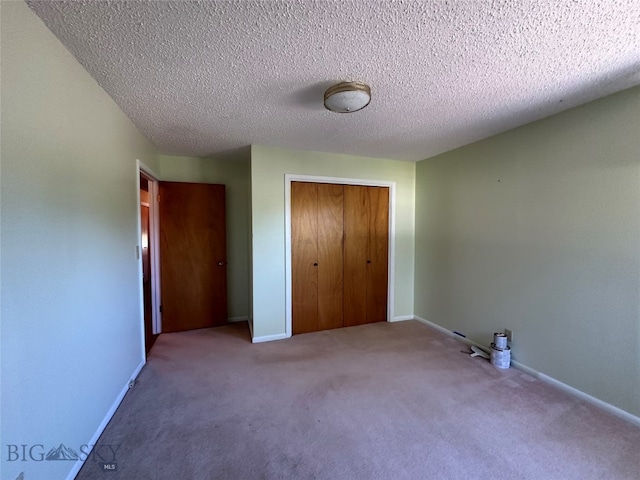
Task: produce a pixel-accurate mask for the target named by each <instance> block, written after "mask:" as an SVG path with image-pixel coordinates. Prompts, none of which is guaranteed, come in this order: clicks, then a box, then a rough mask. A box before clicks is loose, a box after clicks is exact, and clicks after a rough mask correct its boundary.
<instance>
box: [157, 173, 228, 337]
mask: <svg viewBox="0 0 640 480" xmlns="http://www.w3.org/2000/svg"><path fill="white" fill-rule="evenodd" d="M160 272H161V279H162V289H161V295H162V302H161V304H162V307H161V308H162V331H163V332H176V331H181V330H191V329H196V328H205V327H214V326H219V325H224V324H226V323H227V261H226V228H225V187H224V185H210V184H198V183H178V182H160Z"/></svg>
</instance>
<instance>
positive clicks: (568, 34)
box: [28, 0, 640, 161]
mask: <svg viewBox="0 0 640 480" xmlns="http://www.w3.org/2000/svg"><path fill="white" fill-rule="evenodd" d="M28 3H29V5H30V7H31V8H32V9H33V10H34V11H35V12H36V13H37V14H38V15H39V16H40V17H41V18H42V19H43V21H44V22H45V24H46V25H47V26H48V27H49V28H50V29H51V30H52V31H53V33H54V34H55V35H56V36H57V37H58V38H59V39H60V40H61V41H62V42H63V43H64V45H65V46H66V47H67V48H68V49H69V50H70V51H71V52H72V53H73V54H74V55H75V56H76V58H78V60H79V61H80V63H82V65H83V66H84V67H85V68H86V69H87V70H88V71H89V73H90V74H91V75H92V76H93V77H94V78H95V79H96V80H97V81H98V83H99V84H100V85H101V86H102V87H103V88H104V89H105V90H106V91H107V92H108V93H109V95H111V97H112V98H113V99H114V100H115V101H116V102H117V103H118V105H119V106H120V107H121V108H122V110H124V112H125V113H126V114H127V115H128V116H129V118H131V120H132V121H133V122H134V123H135V124H136V125H137V126H138V128H139V129H140V131H141V132H142V133H143V134H144V135H146V136H147V137H148V138H149V139H150V140H151V141H152V142H153V143H154V144H155V145H156V146H157V148H158V149H159V151H160V152H161V153H165V154H175V155H193V156H207V155H212V154H216V153H219V152H223V151H227V150H231V149H235V148H238V147H241V146H246V145H248V144H260V145H276V146H281V147H290V148H296V149H303V150H317V151H325V152H337V153H351V154H357V155H366V156H373V157H386V158H396V159H403V160H413V161H416V160H421V159H423V158H427V157H430V156H432V155H435V154H438V153H441V152H444V151H447V150H450V149H452V148H455V147H458V146H461V145H464V144H467V143H470V142H473V141H475V140H479V139H482V138H486V137H488V136H491V135H493V134H496V133H499V132H502V131H505V130H508V129H510V128H513V127H515V126H518V125H522V124H524V123H528V122H530V121H533V120H536V119H539V118H542V117H546V116H548V115H551V114H554V113H556V112H559V111H561V110H566V109H567V108H570V107H573V106H576V105H579V104H582V103H585V102H588V101H590V100H593V99H596V98H599V97H602V96H604V95H608V94H610V93H613V92H616V91H619V90H622V89H625V88H628V87H631V86H634V85H638V84H640V2H639V1H638V0H584V1H582V0H553V1H551V0H548V1H547V0H543V1H536V0H521V1H517V0H504V1H493V2H490V1H481V0H469V1H452V0H449V1H446V0H434V1H426V0H424V1H409V0H405V1H379V0H378V1H365V0H356V1H350V0H347V1H345V0H343V1H332V0H322V1H311V0H287V1H250V0H246V1H242V0H238V1H212V2H193V1H178V2H167V1H128V2H122V1H120V2H113V1H82V0H80V1H77V0H76V1H43V2H39V1H30V2H28ZM343 80H358V81H362V82H366V83H368V84H369V85H370V86H371V90H372V101H371V104H370V105H369V106H368V107H367V108H366V109H364V110H362V111H360V112H356V113H352V114H336V113H332V112H329V111H326V110H325V109H324V107H323V105H322V98H323V92H324V90H325V89H326V88H327V87H329V86H330V85H332V84H333V83H337V82H339V81H343Z"/></svg>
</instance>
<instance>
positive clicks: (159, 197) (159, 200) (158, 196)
mask: <svg viewBox="0 0 640 480" xmlns="http://www.w3.org/2000/svg"><path fill="white" fill-rule="evenodd" d="M158 203H160V195H158Z"/></svg>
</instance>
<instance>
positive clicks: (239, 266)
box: [160, 147, 251, 321]
mask: <svg viewBox="0 0 640 480" xmlns="http://www.w3.org/2000/svg"><path fill="white" fill-rule="evenodd" d="M250 156H251V151H250V149H249V148H248V147H247V148H245V149H239V150H236V151H234V152H232V153H229V154H226V155H220V156H216V157H212V158H195V157H171V156H165V155H161V156H160V176H161V177H162V180H164V181H172V182H194V183H217V184H223V185H225V186H226V188H225V191H226V215H227V261H228V262H229V263H228V266H227V302H228V303H227V309H228V316H229V318H230V320H232V321H233V320H247V318H248V316H249V273H248V272H249V230H248V225H249V189H250V177H249V161H250Z"/></svg>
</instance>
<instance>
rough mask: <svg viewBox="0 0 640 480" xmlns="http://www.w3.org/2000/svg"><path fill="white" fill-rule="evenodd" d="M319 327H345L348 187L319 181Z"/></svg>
mask: <svg viewBox="0 0 640 480" xmlns="http://www.w3.org/2000/svg"><path fill="white" fill-rule="evenodd" d="M317 187H318V330H327V329H330V328H340V327H342V304H343V289H344V284H343V243H342V240H343V236H344V232H343V227H344V195H343V190H344V187H343V186H342V185H333V184H327V183H320V184H318V186H317Z"/></svg>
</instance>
